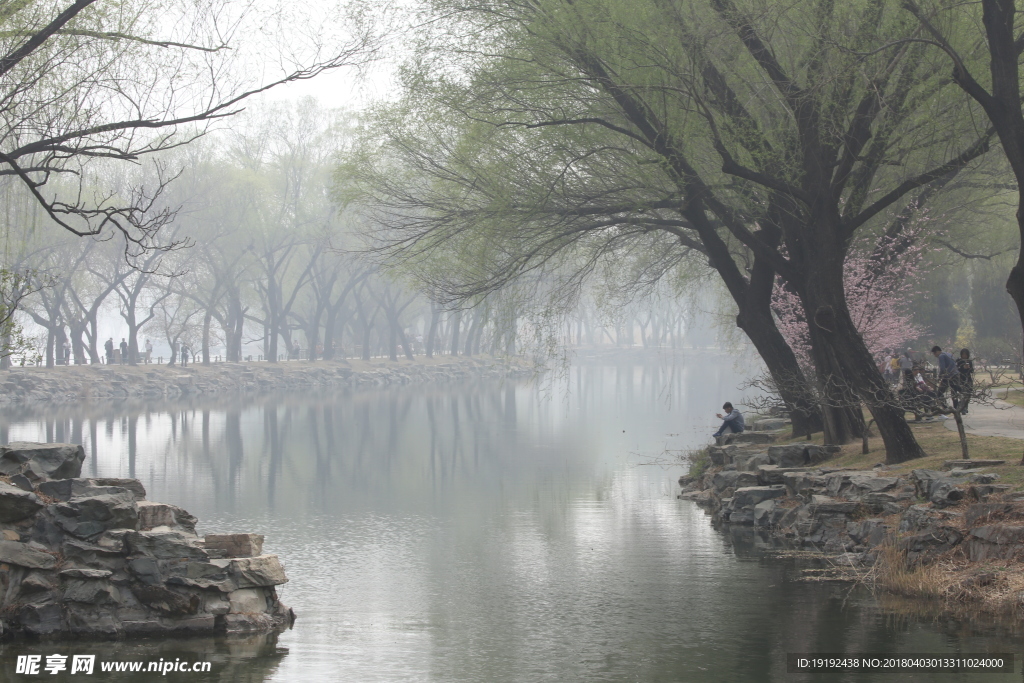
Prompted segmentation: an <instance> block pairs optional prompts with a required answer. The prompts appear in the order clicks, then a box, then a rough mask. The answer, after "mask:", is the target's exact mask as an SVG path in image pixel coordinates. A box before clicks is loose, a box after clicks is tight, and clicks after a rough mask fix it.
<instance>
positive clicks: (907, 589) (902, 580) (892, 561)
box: [866, 542, 947, 599]
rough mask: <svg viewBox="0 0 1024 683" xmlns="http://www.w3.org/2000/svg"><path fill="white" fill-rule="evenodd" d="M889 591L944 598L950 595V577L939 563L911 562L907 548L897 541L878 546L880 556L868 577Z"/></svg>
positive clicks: (913, 595)
mask: <svg viewBox="0 0 1024 683" xmlns="http://www.w3.org/2000/svg"><path fill="white" fill-rule="evenodd" d="M866 578H867V579H869V580H870V582H871V583H872V584H873V585H874V586H875V587H878V588H882V589H883V590H885V591H886V592H888V593H892V594H894V595H902V596H904V597H913V598H925V599H928V598H931V599H942V598H945V597H946V596H947V590H946V589H947V580H946V578H945V576H944V572H943V571H942V569H941V567H940V566H939V563H937V562H936V563H932V564H928V565H917V566H913V565H911V563H910V561H909V560H908V559H907V551H906V550H900V549H899V548H897V547H896V544H895V543H894V542H886V543H883V544H882V545H881V546H880V547H879V552H878V559H877V560H875V564H874V566H873V567H872V568H871V572H869V575H868V576H867V577H866Z"/></svg>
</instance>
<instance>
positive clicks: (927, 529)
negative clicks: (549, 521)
mask: <svg viewBox="0 0 1024 683" xmlns="http://www.w3.org/2000/svg"><path fill="white" fill-rule="evenodd" d="M773 439H774V437H773V436H772V435H771V434H764V433H761V434H758V433H757V432H753V433H752V434H751V435H749V436H746V437H745V438H744V439H742V441H746V443H733V444H730V445H727V446H712V447H710V448H709V449H708V456H709V457H710V466H709V467H708V468H707V469H706V470H705V471H704V472H703V473H702V474H701V475H700V476H698V477H695V476H690V475H684V476H683V477H681V478H680V480H679V483H680V485H681V486H682V487H683V492H682V493H681V494H680V496H679V498H681V499H684V500H693V501H696V502H697V503H699V504H700V505H702V506H704V507H705V508H706V509H707V510H708V511H709V512H710V513H711V515H712V517H713V519H714V520H715V521H718V522H725V523H729V524H745V525H752V526H754V527H756V528H759V529H760V530H763V532H764V533H766V534H767V535H769V536H771V537H773V538H775V539H777V540H779V541H780V542H782V544H783V545H787V546H789V547H793V548H796V549H805V550H816V551H821V552H823V553H825V554H827V555H830V556H832V557H833V561H834V562H835V563H836V564H837V565H840V566H848V567H870V566H871V565H874V564H875V562H876V561H877V560H878V558H879V555H880V553H881V552H882V549H883V547H887V548H892V549H894V550H896V551H897V552H898V553H899V554H900V556H901V557H902V558H905V560H906V562H908V563H909V566H919V565H921V564H928V563H930V562H933V561H935V560H937V559H940V558H945V559H953V560H957V561H961V562H982V561H987V560H1006V561H1014V560H1024V493H1011V492H1010V489H1011V488H1012V487H1010V486H1008V485H1005V484H999V483H998V482H997V480H998V475H997V474H995V473H991V472H985V471H982V469H980V468H978V467H972V466H974V465H978V464H979V463H976V462H972V461H949V462H947V463H946V467H947V468H948V469H947V470H943V471H939V470H928V469H917V470H913V471H912V472H911V473H910V474H909V475H904V476H893V475H889V474H887V473H886V469H885V467H883V466H881V465H876V466H875V467H874V468H873V469H871V470H856V469H850V468H841V467H830V466H829V460H830V458H832V457H833V455H834V453H836V452H838V450H839V449H838V448H837V447H829V446H816V445H808V444H805V443H791V444H784V445H771V444H770V442H771V441H772V440H773ZM751 441H761V442H763V443H750V442H751ZM1001 463H1002V461H993V462H985V463H980V464H982V465H992V464H1001Z"/></svg>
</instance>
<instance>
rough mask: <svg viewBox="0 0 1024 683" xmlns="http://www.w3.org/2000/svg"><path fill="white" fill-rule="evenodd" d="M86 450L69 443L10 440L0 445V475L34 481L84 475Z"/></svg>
mask: <svg viewBox="0 0 1024 683" xmlns="http://www.w3.org/2000/svg"><path fill="white" fill-rule="evenodd" d="M83 462H85V449H83V448H82V447H81V446H78V445H75V444H68V443H27V442H22V441H15V442H11V443H10V444H8V445H6V446H0V474H6V475H7V476H12V475H15V474H24V475H25V476H27V477H28V478H29V479H32V480H46V479H68V478H71V477H78V476H81V474H82V463H83Z"/></svg>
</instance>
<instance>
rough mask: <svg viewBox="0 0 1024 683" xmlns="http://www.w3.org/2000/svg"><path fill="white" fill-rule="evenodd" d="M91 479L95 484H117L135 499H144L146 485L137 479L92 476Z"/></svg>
mask: <svg viewBox="0 0 1024 683" xmlns="http://www.w3.org/2000/svg"><path fill="white" fill-rule="evenodd" d="M89 481H91V482H92V483H93V484H94V485H96V486H119V487H121V488H125V489H128V490H129V491H131V492H132V495H133V496H135V500H140V501H141V500H146V487H145V486H143V485H142V482H141V481H139V480H138V479H117V478H111V477H106V478H95V477H94V478H92V479H90V480H89Z"/></svg>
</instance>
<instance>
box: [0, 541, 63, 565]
mask: <svg viewBox="0 0 1024 683" xmlns="http://www.w3.org/2000/svg"><path fill="white" fill-rule="evenodd" d="M0 563H5V564H15V565H18V566H19V567H27V568H29V569H53V568H54V567H56V566H57V558H56V557H54V556H53V555H51V554H50V553H44V552H43V551H41V550H36V549H34V548H30V547H29V546H28V544H27V543H18V542H17V541H0Z"/></svg>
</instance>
